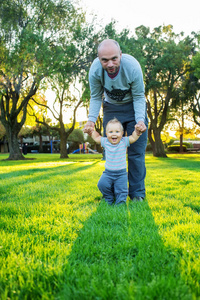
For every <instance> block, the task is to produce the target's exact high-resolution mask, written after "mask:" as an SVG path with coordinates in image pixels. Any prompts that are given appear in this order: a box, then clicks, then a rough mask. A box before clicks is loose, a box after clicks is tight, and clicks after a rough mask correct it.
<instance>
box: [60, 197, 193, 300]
mask: <svg viewBox="0 0 200 300" xmlns="http://www.w3.org/2000/svg"><path fill="white" fill-rule="evenodd" d="M128 203H129V204H128V206H127V207H126V206H118V207H117V206H112V207H110V206H107V204H106V203H105V202H101V203H100V205H99V207H98V209H97V211H96V212H95V213H94V214H93V215H92V216H91V218H90V219H89V220H87V221H86V222H85V223H84V227H83V229H82V230H81V232H80V234H79V236H78V238H77V239H76V241H75V242H74V245H73V247H72V251H71V253H70V256H69V259H68V264H67V265H66V269H65V271H64V286H63V290H62V292H61V293H59V295H57V297H56V299H73V300H74V299H77V300H78V299H82V300H84V299H87V300H88V299H119V300H123V299H124V300H125V299H126V300H128V299H136V300H138V299H141V300H144V299H170V300H173V299H176V300H177V299H181V300H183V299H192V295H191V291H190V289H189V287H188V286H187V285H186V283H185V282H184V281H183V279H182V278H181V275H180V271H179V259H178V257H176V256H175V255H174V254H173V252H172V250H171V249H170V248H168V249H167V248H166V247H165V246H164V244H163V242H162V240H161V237H160V236H159V233H158V226H157V225H156V224H155V222H154V218H153V216H152V213H151V209H150V208H149V206H148V203H147V202H143V203H132V202H131V203H130V202H128Z"/></svg>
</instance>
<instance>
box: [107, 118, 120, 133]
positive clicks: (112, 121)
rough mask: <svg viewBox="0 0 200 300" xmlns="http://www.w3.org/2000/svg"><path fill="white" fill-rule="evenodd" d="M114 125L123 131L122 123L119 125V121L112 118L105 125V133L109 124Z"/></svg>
mask: <svg viewBox="0 0 200 300" xmlns="http://www.w3.org/2000/svg"><path fill="white" fill-rule="evenodd" d="M115 123H118V124H119V125H120V127H121V130H122V131H124V128H123V126H122V123H121V122H120V121H119V120H117V118H113V119H111V120H110V121H109V122H108V123H107V125H106V131H107V128H108V126H109V125H110V124H115Z"/></svg>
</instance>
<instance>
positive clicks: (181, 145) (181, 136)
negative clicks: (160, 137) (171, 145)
mask: <svg viewBox="0 0 200 300" xmlns="http://www.w3.org/2000/svg"><path fill="white" fill-rule="evenodd" d="M179 153H183V134H182V133H181V134H180V149H179Z"/></svg>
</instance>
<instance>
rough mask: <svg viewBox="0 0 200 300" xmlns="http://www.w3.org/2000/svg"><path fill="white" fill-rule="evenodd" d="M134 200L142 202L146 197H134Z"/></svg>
mask: <svg viewBox="0 0 200 300" xmlns="http://www.w3.org/2000/svg"><path fill="white" fill-rule="evenodd" d="M131 200H132V201H135V202H142V201H143V200H144V198H142V197H138V196H137V197H134V198H133V199H131Z"/></svg>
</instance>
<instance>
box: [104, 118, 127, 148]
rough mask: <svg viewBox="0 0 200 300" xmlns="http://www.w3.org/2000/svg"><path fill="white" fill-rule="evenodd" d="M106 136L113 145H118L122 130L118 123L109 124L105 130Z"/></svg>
mask: <svg viewBox="0 0 200 300" xmlns="http://www.w3.org/2000/svg"><path fill="white" fill-rule="evenodd" d="M106 136H107V138H108V140H109V142H110V143H111V144H113V145H116V144H118V143H119V142H120V141H121V138H122V136H123V130H122V129H121V125H120V124H119V123H110V124H108V126H107V128H106Z"/></svg>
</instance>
